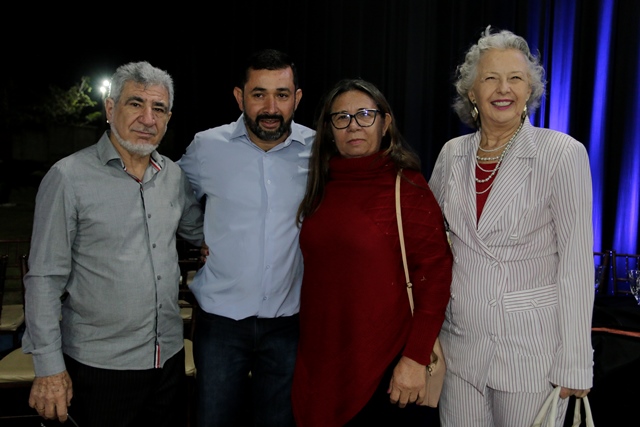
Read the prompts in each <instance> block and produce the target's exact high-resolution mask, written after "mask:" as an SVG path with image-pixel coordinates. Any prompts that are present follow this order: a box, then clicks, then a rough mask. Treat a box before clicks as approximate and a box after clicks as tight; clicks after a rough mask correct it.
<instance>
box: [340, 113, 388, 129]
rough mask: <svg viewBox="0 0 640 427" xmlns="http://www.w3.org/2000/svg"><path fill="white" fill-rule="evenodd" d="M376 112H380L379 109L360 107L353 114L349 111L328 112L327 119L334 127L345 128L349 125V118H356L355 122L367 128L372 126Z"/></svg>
mask: <svg viewBox="0 0 640 427" xmlns="http://www.w3.org/2000/svg"><path fill="white" fill-rule="evenodd" d="M378 113H382V111H380V110H370V109H362V110H360V111H358V112H357V113H355V114H349V113H342V112H340V113H331V114H329V120H330V121H331V124H332V125H333V127H334V128H336V129H346V128H348V127H349V125H351V120H352V119H356V123H357V124H358V125H359V126H361V127H363V128H368V127H369V126H373V124H374V123H375V122H376V116H377V115H378Z"/></svg>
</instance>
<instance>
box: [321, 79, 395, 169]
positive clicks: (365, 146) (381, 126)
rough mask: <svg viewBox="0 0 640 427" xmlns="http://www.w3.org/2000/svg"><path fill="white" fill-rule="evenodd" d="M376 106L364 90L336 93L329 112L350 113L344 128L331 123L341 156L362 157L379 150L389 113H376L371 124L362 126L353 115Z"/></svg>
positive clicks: (389, 120) (386, 127)
mask: <svg viewBox="0 0 640 427" xmlns="http://www.w3.org/2000/svg"><path fill="white" fill-rule="evenodd" d="M377 108H378V107H377V106H376V104H375V102H374V101H373V99H371V98H370V97H369V96H368V95H367V94H365V93H364V92H360V91H357V90H352V91H349V92H344V93H342V94H340V95H338V96H337V97H336V98H335V99H334V101H333V104H332V105H331V111H330V114H333V113H347V114H350V115H351V116H352V117H351V123H350V124H349V126H347V127H346V128H344V129H336V128H335V127H334V126H333V125H332V124H328V126H331V130H332V132H333V139H334V140H335V143H336V148H337V149H338V151H339V152H340V155H342V157H347V158H352V157H364V156H369V155H371V154H374V153H377V152H378V151H379V150H380V143H381V142H382V136H383V135H384V134H385V132H387V129H388V128H389V125H390V124H391V115H389V114H384V113H377V116H376V119H375V122H374V123H373V125H372V126H369V127H362V126H360V125H359V124H358V122H357V121H356V119H355V118H354V117H353V116H354V115H355V114H356V113H357V112H359V111H362V110H377Z"/></svg>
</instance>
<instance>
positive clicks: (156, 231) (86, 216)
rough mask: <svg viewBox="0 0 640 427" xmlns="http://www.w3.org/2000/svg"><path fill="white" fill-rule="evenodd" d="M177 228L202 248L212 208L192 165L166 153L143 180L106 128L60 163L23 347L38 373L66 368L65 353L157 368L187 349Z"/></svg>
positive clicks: (43, 208)
mask: <svg viewBox="0 0 640 427" xmlns="http://www.w3.org/2000/svg"><path fill="white" fill-rule="evenodd" d="M176 233H178V234H180V235H181V236H183V237H185V238H186V239H187V240H190V241H191V242H192V243H195V244H198V245H199V244H200V241H201V239H202V211H201V209H200V205H199V203H198V202H197V201H196V199H195V197H194V195H193V191H192V189H191V187H190V185H189V182H188V180H187V179H186V177H185V175H184V173H183V172H182V170H181V169H180V168H179V167H178V166H177V165H176V164H175V163H173V162H172V161H171V160H169V159H168V158H166V157H164V156H161V155H160V154H158V153H157V152H154V153H152V156H151V161H150V163H149V167H148V168H147V170H146V172H145V175H144V178H143V179H142V181H141V182H139V181H138V180H137V179H135V178H134V177H132V176H131V175H129V174H128V173H127V172H126V171H125V170H124V164H123V162H122V160H121V159H120V156H119V155H118V152H117V151H116V150H115V148H114V147H113V145H112V143H111V141H110V140H109V137H108V133H107V132H105V134H104V135H103V136H102V138H101V139H100V140H99V141H98V143H97V144H95V145H93V146H91V147H88V148H86V149H83V150H81V151H79V152H77V153H75V154H72V155H71V156H68V157H66V158H64V159H62V160H60V161H59V162H57V163H56V164H55V165H54V166H53V167H52V168H51V170H50V171H49V172H48V173H47V174H46V176H45V177H44V178H43V180H42V183H41V184H40V188H39V189H38V195H37V197H36V208H35V217H34V226H33V234H32V239H31V247H30V253H29V273H28V274H27V276H26V277H25V286H26V296H25V298H26V318H27V329H26V331H25V334H24V338H23V350H24V351H25V352H26V353H31V354H33V361H34V366H35V372H36V375H37V376H47V375H53V374H56V373H59V372H62V371H63V370H64V369H65V365H64V360H63V357H62V353H63V352H64V353H65V354H67V355H69V356H71V357H72V358H74V359H76V360H78V361H79V362H81V363H84V364H86V365H89V366H94V367H98V368H105V369H150V368H154V367H161V366H163V364H164V363H165V361H166V360H167V359H168V358H170V357H171V356H173V355H175V354H176V353H177V352H178V351H179V350H180V349H181V348H182V346H183V325H182V319H181V318H180V311H179V307H178V281H179V268H178V254H177V251H176V242H175V237H176ZM65 292H67V293H68V295H67V296H66V297H64V298H63V302H62V304H61V302H60V301H61V296H62V295H63V294H64V293H65Z"/></svg>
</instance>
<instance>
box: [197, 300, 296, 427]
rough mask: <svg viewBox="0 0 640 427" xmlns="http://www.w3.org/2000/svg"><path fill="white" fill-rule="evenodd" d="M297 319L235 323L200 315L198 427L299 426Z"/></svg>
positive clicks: (251, 318)
mask: <svg viewBox="0 0 640 427" xmlns="http://www.w3.org/2000/svg"><path fill="white" fill-rule="evenodd" d="M298 336H299V323H298V315H294V316H290V317H278V318H275V319H262V318H257V317H249V318H246V319H242V320H233V319H229V318H226V317H222V316H217V315H215V314H211V313H206V312H204V311H203V310H202V309H198V310H197V312H196V327H195V331H194V337H193V355H194V359H195V363H196V370H197V375H196V387H197V394H198V397H197V399H198V400H197V425H198V427H228V426H239V425H251V426H261V427H267V426H269V427H287V426H292V427H293V426H294V425H295V424H294V421H293V414H292V411H291V382H292V379H293V368H294V365H295V358H296V352H297V348H298Z"/></svg>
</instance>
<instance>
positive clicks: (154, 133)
mask: <svg viewBox="0 0 640 427" xmlns="http://www.w3.org/2000/svg"><path fill="white" fill-rule="evenodd" d="M131 130H132V131H134V132H144V133H148V134H151V135H154V136H155V135H156V134H157V133H158V132H157V131H156V130H155V129H154V128H148V127H143V128H142V129H131Z"/></svg>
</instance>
